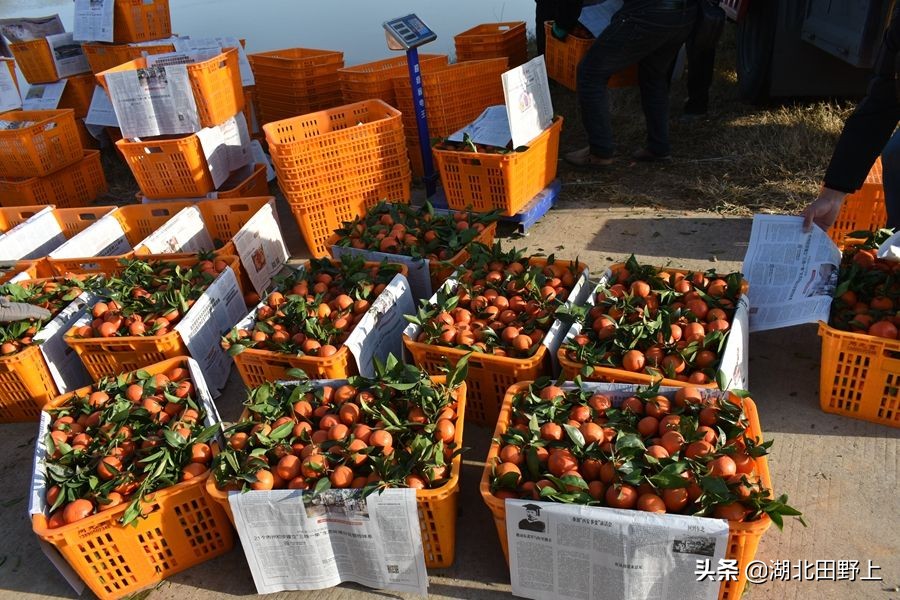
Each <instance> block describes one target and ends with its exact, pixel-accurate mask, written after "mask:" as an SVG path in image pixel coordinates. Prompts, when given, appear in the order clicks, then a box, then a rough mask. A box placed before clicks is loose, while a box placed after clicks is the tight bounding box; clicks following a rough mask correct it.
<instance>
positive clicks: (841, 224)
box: [828, 157, 887, 246]
mask: <svg viewBox="0 0 900 600" xmlns="http://www.w3.org/2000/svg"><path fill="white" fill-rule="evenodd" d="M885 222H887V211H886V209H885V206H884V186H883V185H882V182H881V157H879V158H878V160H876V161H875V164H874V165H873V166H872V170H871V171H869V176H868V177H866V181H865V183H863V185H862V187H861V188H860V189H859V190H857V191H856V192H855V193H853V194H850V195H849V196H847V197H846V198H845V199H844V203H843V205H841V211H840V213H838V217H837V220H835V222H834V225H832V226H831V229H829V230H828V237H830V238H831V239H832V241H834V243H835V244H837V245H838V246H843V245H844V243H845V238H846V237H847V235H848V234H850V233H853V232H854V231H876V230H878V229H881V228H882V227H884V224H885Z"/></svg>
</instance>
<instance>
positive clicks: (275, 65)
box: [247, 48, 344, 79]
mask: <svg viewBox="0 0 900 600" xmlns="http://www.w3.org/2000/svg"><path fill="white" fill-rule="evenodd" d="M247 59H248V60H249V61H250V66H251V67H252V69H253V75H254V77H256V78H258V77H260V76H262V77H263V78H266V76H269V77H276V78H277V77H286V78H295V79H296V78H301V77H307V78H314V77H319V76H322V75H331V74H334V73H336V72H337V70H338V69H342V68H343V67H344V53H343V52H336V51H334V50H317V49H314V48H284V49H281V50H271V51H269V52H257V53H255V54H248V55H247Z"/></svg>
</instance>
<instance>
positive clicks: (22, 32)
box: [0, 15, 66, 43]
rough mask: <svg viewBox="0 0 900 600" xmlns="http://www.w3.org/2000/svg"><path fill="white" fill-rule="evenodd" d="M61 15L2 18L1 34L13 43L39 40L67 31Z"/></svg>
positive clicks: (0, 24)
mask: <svg viewBox="0 0 900 600" xmlns="http://www.w3.org/2000/svg"><path fill="white" fill-rule="evenodd" d="M65 31H66V28H65V27H63V24H62V20H61V19H60V18H59V15H53V16H51V17H36V18H24V17H22V18H18V19H0V35H2V36H3V37H5V38H6V39H7V40H9V41H10V42H12V43H16V42H30V41H31V40H39V39H41V38H45V37H47V36H48V35H55V34H57V33H65Z"/></svg>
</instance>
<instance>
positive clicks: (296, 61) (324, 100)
mask: <svg viewBox="0 0 900 600" xmlns="http://www.w3.org/2000/svg"><path fill="white" fill-rule="evenodd" d="M247 58H248V59H249V61H250V66H251V68H252V69H253V77H254V79H255V80H256V87H255V90H254V96H255V98H254V100H255V102H256V104H255V106H256V110H257V114H256V116H257V119H258V121H259V123H260V125H263V124H265V123H271V122H272V121H280V120H282V119H288V118H291V117H296V116H298V115H305V114H308V113H312V112H316V111H320V110H325V109H329V108H333V107H335V106H338V105H339V104H341V84H340V79H339V74H338V71H339V70H340V69H342V68H343V67H344V53H343V52H334V51H331V50H315V49H311V48H285V49H283V50H272V51H271V52H259V53H257V54H250V55H249V56H248V57H247Z"/></svg>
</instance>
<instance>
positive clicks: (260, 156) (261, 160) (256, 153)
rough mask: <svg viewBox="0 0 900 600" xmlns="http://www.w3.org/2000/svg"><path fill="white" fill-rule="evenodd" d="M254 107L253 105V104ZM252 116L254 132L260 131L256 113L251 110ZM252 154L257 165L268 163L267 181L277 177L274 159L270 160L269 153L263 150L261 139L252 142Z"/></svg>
mask: <svg viewBox="0 0 900 600" xmlns="http://www.w3.org/2000/svg"><path fill="white" fill-rule="evenodd" d="M251 108H252V106H251ZM250 115H251V117H252V118H253V119H254V127H255V129H251V131H252V132H253V133H257V132H258V131H259V126H258V125H256V124H255V123H256V121H255V119H256V113H254V112H251V113H250ZM250 154H251V156H252V157H253V162H254V163H255V164H257V165H266V181H272V180H273V179H275V169H273V168H272V161H271V160H269V155H268V154H266V152H265V150H263V147H262V144H260V143H259V140H253V141H252V142H250Z"/></svg>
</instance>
